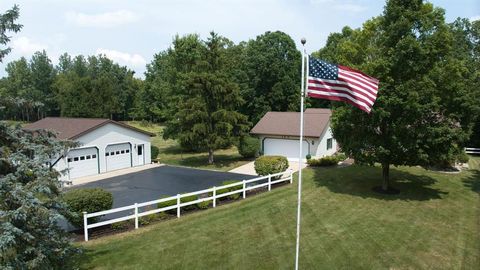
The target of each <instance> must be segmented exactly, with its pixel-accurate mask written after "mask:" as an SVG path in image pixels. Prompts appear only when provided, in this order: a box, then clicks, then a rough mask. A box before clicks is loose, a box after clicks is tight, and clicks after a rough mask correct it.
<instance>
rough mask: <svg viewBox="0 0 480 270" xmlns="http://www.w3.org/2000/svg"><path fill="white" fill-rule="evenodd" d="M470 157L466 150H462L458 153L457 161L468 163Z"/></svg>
mask: <svg viewBox="0 0 480 270" xmlns="http://www.w3.org/2000/svg"><path fill="white" fill-rule="evenodd" d="M469 159H470V157H469V156H468V155H467V153H465V151H462V152H461V153H460V154H458V155H457V161H458V162H459V163H467V162H468V160H469Z"/></svg>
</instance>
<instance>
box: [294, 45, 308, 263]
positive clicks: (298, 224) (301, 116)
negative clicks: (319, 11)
mask: <svg viewBox="0 0 480 270" xmlns="http://www.w3.org/2000/svg"><path fill="white" fill-rule="evenodd" d="M301 42H302V79H301V83H300V84H301V86H300V142H299V144H300V147H299V148H300V150H299V154H298V202H297V243H296V249H295V270H298V257H299V252H300V210H301V205H302V167H303V153H302V150H303V147H302V145H303V99H304V97H305V89H304V86H305V43H307V40H306V39H305V38H302V39H301ZM307 64H308V63H307Z"/></svg>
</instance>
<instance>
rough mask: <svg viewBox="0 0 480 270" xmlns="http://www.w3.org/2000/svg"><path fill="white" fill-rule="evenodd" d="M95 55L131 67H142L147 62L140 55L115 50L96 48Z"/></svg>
mask: <svg viewBox="0 0 480 270" xmlns="http://www.w3.org/2000/svg"><path fill="white" fill-rule="evenodd" d="M96 54H103V55H105V56H106V57H108V58H110V59H111V60H113V61H116V62H119V63H121V64H126V65H129V66H132V67H143V66H145V65H146V64H147V61H146V60H145V58H143V56H141V55H140V54H130V53H125V52H120V51H116V50H108V49H102V48H98V49H97V51H96Z"/></svg>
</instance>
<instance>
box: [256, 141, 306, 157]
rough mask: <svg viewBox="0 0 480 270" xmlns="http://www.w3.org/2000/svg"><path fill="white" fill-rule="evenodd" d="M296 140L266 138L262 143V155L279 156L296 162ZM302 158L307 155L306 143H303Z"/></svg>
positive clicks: (297, 142)
mask: <svg viewBox="0 0 480 270" xmlns="http://www.w3.org/2000/svg"><path fill="white" fill-rule="evenodd" d="M298 144H299V141H298V140H287V139H273V138H266V139H265V140H264V141H263V154H264V155H279V156H284V157H287V159H289V160H297V161H298V151H299V149H298ZM302 151H303V153H304V154H303V156H304V157H305V156H306V155H307V154H308V143H307V142H306V141H303V150H302Z"/></svg>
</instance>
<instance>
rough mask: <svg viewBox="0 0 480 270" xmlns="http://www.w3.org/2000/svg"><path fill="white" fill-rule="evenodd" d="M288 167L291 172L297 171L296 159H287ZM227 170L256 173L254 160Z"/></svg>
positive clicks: (304, 165)
mask: <svg viewBox="0 0 480 270" xmlns="http://www.w3.org/2000/svg"><path fill="white" fill-rule="evenodd" d="M288 164H289V167H288V168H289V169H291V170H293V172H296V171H298V168H299V167H298V165H299V164H298V162H296V161H289V162H288ZM302 167H303V168H305V167H307V164H305V163H303V166H302ZM229 172H231V173H240V174H248V175H257V172H255V166H254V161H252V162H249V163H247V164H244V165H242V166H240V167H237V168H235V169H233V170H230V171H229Z"/></svg>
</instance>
